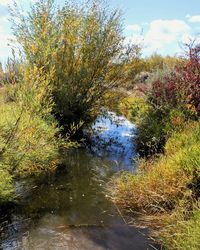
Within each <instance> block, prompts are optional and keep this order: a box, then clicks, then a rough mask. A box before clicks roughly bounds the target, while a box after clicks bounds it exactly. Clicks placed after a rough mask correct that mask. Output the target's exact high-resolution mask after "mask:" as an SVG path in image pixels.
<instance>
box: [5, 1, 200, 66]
mask: <svg viewBox="0 0 200 250" xmlns="http://www.w3.org/2000/svg"><path fill="white" fill-rule="evenodd" d="M16 1H17V2H18V3H19V4H20V5H21V6H22V7H23V9H24V10H25V11H27V10H28V9H29V4H30V3H32V4H34V2H36V1H37V0H16ZM55 2H56V4H59V5H62V4H64V2H65V0H55ZM105 2H106V3H107V4H108V5H109V6H110V7H111V8H119V9H121V10H122V13H123V22H124V35H125V37H126V42H132V43H138V44H142V46H143V55H144V56H148V55H151V54H152V53H155V52H157V53H159V54H161V55H171V56H173V55H176V54H178V55H179V54H180V53H181V50H182V44H183V43H188V42H189V41H190V40H193V39H194V38H196V39H197V40H198V39H200V0H168V1H165V0H105ZM8 4H12V0H0V61H1V62H3V63H4V62H5V61H6V59H7V57H8V56H10V55H11V46H10V45H9V44H11V40H12V39H13V34H12V31H11V27H10V23H9V21H8V18H9V12H8V7H7V5H8Z"/></svg>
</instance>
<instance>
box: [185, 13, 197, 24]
mask: <svg viewBox="0 0 200 250" xmlns="http://www.w3.org/2000/svg"><path fill="white" fill-rule="evenodd" d="M186 18H187V19H188V21H189V22H191V23H200V15H197V16H190V15H187V16H186Z"/></svg>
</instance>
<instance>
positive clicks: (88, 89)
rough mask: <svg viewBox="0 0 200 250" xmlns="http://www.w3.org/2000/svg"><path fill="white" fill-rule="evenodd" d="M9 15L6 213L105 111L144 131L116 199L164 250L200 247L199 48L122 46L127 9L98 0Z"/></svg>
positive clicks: (1, 100) (1, 174) (1, 98)
mask: <svg viewBox="0 0 200 250" xmlns="http://www.w3.org/2000/svg"><path fill="white" fill-rule="evenodd" d="M11 14H12V17H13V30H14V33H15V37H16V40H17V42H18V44H19V45H20V48H21V56H20V58H18V59H16V57H15V52H14V51H13V57H12V58H10V59H9V60H8V62H7V64H6V66H5V69H4V70H3V69H2V66H1V65H0V114H1V119H0V208H1V207H4V204H6V203H12V202H14V201H15V200H16V196H15V188H14V183H15V180H20V179H24V178H30V177H33V176H34V177H37V176H39V175H44V174H47V175H48V174H51V173H54V172H55V170H56V169H57V168H58V166H59V164H60V163H61V162H60V160H59V159H60V158H61V157H60V151H61V150H62V149H63V148H66V149H68V148H71V147H77V146H78V142H77V141H76V140H75V138H77V137H78V136H79V135H80V134H81V131H82V129H83V128H85V127H87V126H90V124H91V123H92V122H93V121H95V119H96V117H97V116H98V114H99V113H100V110H101V108H102V107H107V108H108V109H110V110H114V111H116V112H118V113H120V114H123V115H124V116H126V117H127V118H128V119H129V120H130V121H131V122H132V123H134V124H135V125H136V126H137V128H138V136H137V139H136V141H135V143H136V145H137V147H138V152H139V154H140V157H139V160H138V170H137V173H135V174H132V173H130V172H124V173H118V174H117V175H115V176H114V177H113V178H112V180H111V181H110V183H109V187H108V190H109V193H110V194H111V198H112V201H113V202H114V203H115V204H116V205H117V207H119V209H120V211H122V214H125V215H128V216H130V217H131V216H132V217H134V216H136V215H137V218H138V215H140V216H139V218H138V221H141V224H145V225H148V227H150V228H153V229H154V233H153V237H154V238H155V239H156V240H158V241H159V242H160V243H161V244H162V245H163V246H164V248H166V249H170V250H171V249H177V250H179V249H180V250H181V249H182V250H187V249H188V250H189V249H194V250H197V249H199V248H200V204H199V198H200V121H199V116H200V46H199V44H195V43H191V45H188V46H187V50H188V54H185V55H183V56H182V57H169V56H166V57H162V56H160V55H159V54H156V53H155V54H153V55H151V56H149V57H146V58H143V57H142V48H141V47H140V46H138V45H129V46H127V45H126V43H125V37H124V36H123V25H122V21H121V14H120V11H118V10H113V11H108V12H107V9H106V7H105V6H103V5H101V4H100V3H99V1H95V0H94V1H92V0H91V1H89V2H88V4H87V5H84V6H82V5H78V4H74V1H69V3H68V4H67V3H66V5H65V6H64V7H63V8H60V7H58V8H55V3H54V1H52V0H48V1H45V0H41V1H38V2H37V3H36V4H34V5H33V6H32V9H31V10H30V13H28V14H27V15H24V13H20V11H19V9H18V8H17V6H16V5H15V6H14V9H13V10H11ZM16 19H17V20H18V21H17V22H15V20H16ZM77 135H78V136H77Z"/></svg>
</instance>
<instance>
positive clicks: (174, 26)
mask: <svg viewBox="0 0 200 250" xmlns="http://www.w3.org/2000/svg"><path fill="white" fill-rule="evenodd" d="M190 29H191V28H190V26H189V25H188V24H187V23H186V22H185V21H183V20H176V19H175V20H162V19H159V20H153V21H152V22H151V23H149V29H148V30H147V32H146V33H145V34H144V35H143V36H141V35H140V36H138V35H133V36H132V37H129V40H130V39H131V41H132V42H133V43H140V42H141V43H142V44H143V46H144V47H145V48H146V49H145V50H146V51H147V52H148V53H152V52H154V51H158V52H159V53H162V52H163V51H165V49H166V48H169V47H170V46H174V45H176V46H178V42H181V41H182V40H183V39H184V40H186V37H187V36H189V34H190ZM138 41H140V42H138ZM143 41H144V42H143Z"/></svg>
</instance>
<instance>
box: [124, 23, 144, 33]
mask: <svg viewBox="0 0 200 250" xmlns="http://www.w3.org/2000/svg"><path fill="white" fill-rule="evenodd" d="M126 29H127V30H131V31H135V32H139V31H141V27H140V26H139V25H138V24H130V25H127V26H126Z"/></svg>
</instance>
